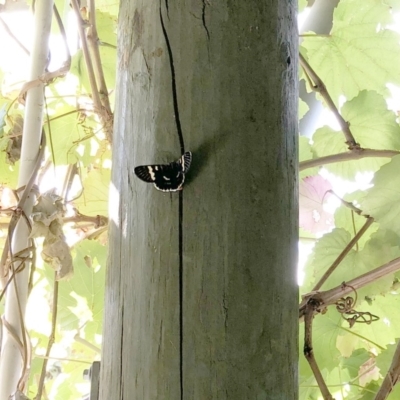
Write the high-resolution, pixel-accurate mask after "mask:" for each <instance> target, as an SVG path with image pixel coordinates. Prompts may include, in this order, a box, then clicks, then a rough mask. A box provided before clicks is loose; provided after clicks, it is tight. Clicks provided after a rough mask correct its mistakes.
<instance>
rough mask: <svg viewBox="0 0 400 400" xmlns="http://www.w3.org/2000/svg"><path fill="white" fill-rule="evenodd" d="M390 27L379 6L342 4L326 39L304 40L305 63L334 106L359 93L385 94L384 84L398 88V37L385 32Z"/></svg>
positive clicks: (360, 1)
mask: <svg viewBox="0 0 400 400" xmlns="http://www.w3.org/2000/svg"><path fill="white" fill-rule="evenodd" d="M390 23H393V17H392V15H391V10H390V7H389V6H387V5H385V4H383V3H382V2H366V1H364V0H342V1H340V2H339V4H338V6H337V8H336V9H335V11H334V21H333V27H332V31H331V34H330V35H329V37H318V36H314V37H310V36H308V37H305V38H304V41H303V43H302V46H303V47H304V48H305V49H307V55H308V60H309V63H310V64H311V66H312V67H313V69H314V70H315V71H318V75H319V76H320V77H321V79H322V80H323V81H324V83H325V85H326V87H327V89H328V92H329V93H330V95H331V97H332V98H333V100H334V102H335V103H337V102H338V99H339V96H340V95H344V96H346V98H348V99H352V98H353V97H355V96H356V95H357V93H358V92H360V91H361V90H363V89H368V90H376V91H377V92H379V93H381V94H387V88H386V83H387V82H392V83H393V84H397V85H398V84H400V70H399V69H398V68H397V69H396V68H395V69H393V68H392V65H399V64H400V47H399V34H398V33H396V32H394V31H391V30H388V29H385V28H384V27H385V26H387V25H388V24H390Z"/></svg>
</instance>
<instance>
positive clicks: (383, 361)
mask: <svg viewBox="0 0 400 400" xmlns="http://www.w3.org/2000/svg"><path fill="white" fill-rule="evenodd" d="M398 342H399V339H396V343H395V344H388V345H387V346H386V349H384V350H382V351H381V353H380V354H378V356H377V357H376V365H377V367H378V368H379V369H380V371H381V374H382V376H385V374H386V373H387V372H388V371H389V368H390V365H391V364H392V361H393V356H394V352H395V351H396V347H397V344H398Z"/></svg>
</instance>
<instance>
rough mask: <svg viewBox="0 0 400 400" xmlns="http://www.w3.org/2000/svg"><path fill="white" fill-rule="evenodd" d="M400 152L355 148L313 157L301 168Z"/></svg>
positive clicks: (303, 163)
mask: <svg viewBox="0 0 400 400" xmlns="http://www.w3.org/2000/svg"><path fill="white" fill-rule="evenodd" d="M399 154H400V151H397V150H376V149H362V148H354V149H352V150H351V151H348V152H346V153H338V154H331V155H329V156H325V157H319V158H313V159H311V160H305V161H301V162H300V163H299V170H300V171H303V170H305V169H308V168H313V167H320V166H322V165H327V164H335V163H338V162H342V161H353V160H361V159H362V158H367V157H390V158H391V157H394V156H397V155H399Z"/></svg>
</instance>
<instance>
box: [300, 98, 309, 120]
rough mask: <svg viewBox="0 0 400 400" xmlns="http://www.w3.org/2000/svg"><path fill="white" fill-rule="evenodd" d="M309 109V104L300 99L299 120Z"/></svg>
mask: <svg viewBox="0 0 400 400" xmlns="http://www.w3.org/2000/svg"><path fill="white" fill-rule="evenodd" d="M309 109H310V107H308V104H307V103H306V102H305V101H303V100H302V99H299V120H300V119H302V118H303V117H304V115H306V114H307V112H308V110H309Z"/></svg>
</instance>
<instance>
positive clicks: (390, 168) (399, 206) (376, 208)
mask: <svg viewBox="0 0 400 400" xmlns="http://www.w3.org/2000/svg"><path fill="white" fill-rule="evenodd" d="M399 168H400V155H398V156H395V157H393V158H392V159H391V160H390V162H389V163H387V164H385V165H384V166H382V167H381V169H380V170H379V171H378V172H377V173H376V174H375V177H374V180H373V183H374V187H373V188H371V189H369V191H368V193H367V195H366V197H365V198H364V200H362V202H361V208H362V209H363V211H364V213H365V214H369V215H371V216H372V217H374V218H375V220H376V221H377V222H379V224H380V226H381V227H382V228H385V229H391V230H393V231H394V232H395V233H396V234H397V235H400V224H399V218H400V174H399V171H400V169H399Z"/></svg>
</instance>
